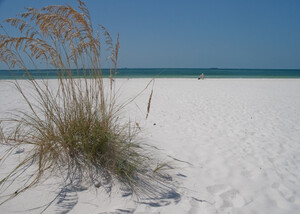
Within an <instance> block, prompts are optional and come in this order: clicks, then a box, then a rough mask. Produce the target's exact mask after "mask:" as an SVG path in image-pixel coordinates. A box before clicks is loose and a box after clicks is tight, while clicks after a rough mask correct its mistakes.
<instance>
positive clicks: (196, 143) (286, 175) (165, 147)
mask: <svg viewBox="0 0 300 214" xmlns="http://www.w3.org/2000/svg"><path fill="white" fill-rule="evenodd" d="M148 81H149V79H117V80H116V83H117V84H118V86H120V87H121V89H120V94H121V95H120V98H121V99H125V97H128V96H133V95H134V94H136V93H137V92H139V91H140V90H142V89H143V87H144V86H145V85H146V84H147V83H148ZM52 82H53V84H55V80H52ZM0 88H1V91H0V102H1V105H0V117H1V118H3V117H4V116H5V115H6V112H7V111H9V110H11V109H16V108H23V107H24V104H23V103H22V102H21V101H20V96H19V95H18V94H17V92H16V91H15V90H13V89H12V87H11V86H10V85H9V84H8V83H7V82H6V81H0ZM149 94H150V90H149V89H148V90H147V91H145V93H144V94H142V95H141V96H140V97H138V98H137V99H136V101H135V104H136V105H137V106H139V108H137V106H136V105H135V104H134V105H131V106H128V108H127V112H125V115H126V117H127V118H128V117H129V115H130V119H131V120H136V121H137V122H139V124H140V126H141V128H142V129H143V136H142V137H143V139H144V141H145V142H146V143H149V144H150V145H152V146H153V147H156V148H158V150H157V153H158V154H159V156H160V157H161V158H162V159H165V160H167V161H171V163H172V164H173V165H174V166H176V168H175V169H173V170H170V172H169V173H170V174H172V175H173V178H174V185H175V186H176V191H177V194H170V195H167V196H163V197H161V198H157V199H153V200H152V201H150V200H148V201H147V200H141V201H137V200H136V199H135V198H134V197H131V196H128V197H122V193H121V192H120V191H118V190H117V188H116V189H115V190H113V191H112V193H111V195H110V196H108V195H107V194H106V193H105V191H102V190H101V188H99V189H95V188H92V187H81V188H74V187H73V188H71V187H69V188H65V189H64V190H63V191H62V189H61V187H60V186H59V184H58V182H59V178H50V179H49V180H47V181H46V182H44V183H41V184H39V185H38V186H36V187H34V188H33V189H30V190H28V191H26V192H25V193H23V194H21V195H19V196H18V197H16V198H15V199H13V200H11V201H9V202H7V203H6V204H4V205H2V206H0V213H41V212H43V213H66V212H69V213H106V212H108V213H110V212H112V213H132V212H135V213H272V214H274V213H300V110H299V109H300V79H205V80H196V79H157V80H156V81H155V86H154V94H153V98H152V105H151V111H150V114H149V117H148V119H147V120H146V119H145V115H146V108H147V102H148V97H149ZM154 124H155V125H154ZM21 156H22V153H18V154H12V156H11V158H10V159H9V161H10V162H7V163H5V164H4V165H2V166H1V167H0V176H3V175H4V173H5V172H6V171H7V169H8V168H9V167H10V164H13V163H15V162H16V161H17V160H19V159H20V158H21ZM13 185H16V184H13ZM11 188H14V186H12V187H11ZM15 188H17V187H15ZM1 195H2V193H1Z"/></svg>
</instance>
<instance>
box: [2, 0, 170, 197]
mask: <svg viewBox="0 0 300 214" xmlns="http://www.w3.org/2000/svg"><path fill="white" fill-rule="evenodd" d="M78 3H79V6H78V10H75V9H74V8H72V7H71V6H69V5H62V6H61V5H55V6H47V7H44V8H42V9H41V10H39V9H35V8H26V12H24V13H22V14H20V16H19V17H18V18H10V19H7V20H6V23H7V24H10V25H11V26H13V27H15V28H16V29H18V30H19V32H20V34H21V35H22V36H18V37H12V36H9V35H8V34H2V35H0V59H1V61H2V62H4V63H6V64H7V66H8V67H9V68H10V69H13V68H16V67H17V68H19V69H22V70H24V71H26V75H27V80H26V81H27V83H28V84H27V85H29V86H30V90H29V91H30V93H28V91H27V88H24V85H25V84H23V83H22V84H20V82H19V81H18V80H15V81H13V83H14V85H15V87H16V89H17V90H18V92H19V93H20V94H21V96H22V97H23V101H24V102H25V103H26V104H27V108H28V110H26V111H25V110H23V111H18V112H13V114H12V116H11V117H9V118H8V119H3V120H2V124H1V131H0V138H1V144H2V145H3V146H8V147H7V148H8V150H7V151H6V152H5V154H4V155H3V156H2V157H1V160H0V161H1V162H2V163H3V162H5V160H7V158H8V157H9V155H10V154H12V153H13V152H14V151H16V150H18V149H19V148H20V147H25V149H26V155H25V154H24V155H23V156H22V157H24V158H23V159H22V160H21V161H20V163H18V164H17V166H16V167H15V168H13V169H12V170H11V171H10V172H9V173H8V174H7V175H6V176H4V178H1V181H0V187H1V186H3V185H5V184H6V182H7V181H9V180H11V179H13V177H14V176H16V175H17V174H18V172H19V171H20V170H26V169H28V168H30V167H31V166H32V164H34V166H36V168H35V170H34V171H33V172H32V170H31V173H32V176H31V179H30V181H29V182H28V181H27V182H26V183H25V184H24V185H22V186H21V187H20V188H19V189H18V190H17V191H15V192H13V193H11V194H9V195H6V198H5V200H2V203H3V202H5V201H7V200H9V199H11V198H13V197H15V196H16V195H18V194H20V193H22V192H24V191H25V190H27V189H28V188H30V187H32V186H33V185H35V184H37V183H38V182H39V181H40V180H41V179H42V178H43V177H45V176H46V175H47V176H49V175H50V176H51V175H52V174H61V175H62V176H63V177H64V178H66V179H69V180H70V181H72V180H77V181H78V180H79V181H80V182H88V183H90V184H95V181H97V182H100V184H98V183H97V186H101V185H104V183H105V182H112V180H118V181H119V182H120V183H121V184H123V185H125V187H126V188H127V189H129V190H131V191H133V192H137V191H138V192H145V193H146V194H155V193H157V192H159V191H160V190H159V189H155V186H153V185H154V184H159V185H160V187H162V189H164V188H166V187H167V186H166V183H165V181H164V180H170V179H165V178H168V177H166V176H163V175H162V174H161V173H159V172H160V171H161V169H162V168H164V167H166V164H159V163H157V162H156V161H155V160H154V159H153V158H151V155H150V154H149V153H148V152H147V151H146V150H145V148H144V147H142V146H141V144H140V143H139V142H138V138H137V131H138V130H139V127H138V129H137V127H136V126H135V125H134V123H130V122H128V123H124V122H121V121H120V116H121V112H122V110H123V109H124V107H125V105H126V104H128V102H127V103H123V104H122V103H118V102H117V95H116V94H117V93H116V92H115V90H116V89H115V85H114V77H115V75H116V69H117V60H118V52H119V36H118V39H117V42H116V43H115V44H114V43H113V40H112V37H111V35H110V34H109V33H108V32H107V30H106V29H105V28H104V27H103V26H100V29H101V32H103V35H104V39H105V43H106V45H107V46H108V50H109V51H110V56H109V59H110V60H111V63H112V65H113V66H112V69H111V70H110V76H109V78H108V79H107V80H105V79H104V78H103V75H102V70H101V66H100V64H101V62H100V52H101V46H100V34H99V33H97V32H94V30H93V26H92V22H91V19H90V14H89V11H88V9H87V7H86V5H85V4H84V3H83V2H82V1H80V0H79V1H78ZM2 29H3V30H4V28H2ZM26 57H27V58H26ZM24 58H26V59H24ZM41 61H42V62H45V63H46V64H47V65H49V66H51V68H53V69H56V71H57V81H58V84H57V85H58V86H57V88H56V87H52V85H51V84H49V80H47V79H35V76H33V75H32V74H31V73H30V71H29V70H28V69H27V67H28V65H27V64H28V62H31V63H32V66H34V68H35V69H38V64H39V62H41ZM72 69H73V70H72ZM74 69H75V70H76V72H74ZM79 77H80V78H79ZM151 97H152V92H151V96H150V99H149V104H148V109H147V117H148V114H149V111H150V103H151ZM128 100H129V102H130V101H131V100H130V99H128ZM5 124H8V126H6V125H5ZM104 181H105V182H104ZM101 182H103V183H101ZM95 185H96V184H95Z"/></svg>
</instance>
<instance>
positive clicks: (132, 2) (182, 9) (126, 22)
mask: <svg viewBox="0 0 300 214" xmlns="http://www.w3.org/2000/svg"><path fill="white" fill-rule="evenodd" d="M85 2H86V4H87V6H88V8H89V9H90V12H91V15H92V21H93V23H94V25H96V24H102V25H104V26H105V27H106V28H107V29H108V31H109V32H110V33H111V34H112V36H113V37H116V36H117V33H118V32H119V33H120V47H121V48H120V56H119V57H120V60H119V67H129V68H151V67H156V68H165V67H171V68H172V67H183V68H199V67H200V68H207V67H221V68H300V1H299V0H203V1H202V0H106V1H104V0H86V1H85ZM64 3H68V4H71V5H73V6H76V5H77V3H76V1H75V0H65V1H63V0H60V1H59V0H0V20H4V19H5V18H8V17H13V16H14V15H15V14H17V13H20V12H22V11H23V8H24V7H37V8H41V7H43V6H46V5H50V4H64ZM0 66H1V65H0ZM0 68H1V67H0Z"/></svg>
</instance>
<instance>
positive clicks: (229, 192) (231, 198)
mask: <svg viewBox="0 0 300 214" xmlns="http://www.w3.org/2000/svg"><path fill="white" fill-rule="evenodd" d="M206 189H207V191H208V192H209V193H211V194H212V195H214V198H215V200H216V206H218V207H219V208H226V207H236V208H238V207H242V206H244V205H245V199H244V198H243V196H242V195H241V194H240V193H239V191H238V190H236V189H233V188H232V187H231V186H229V185H226V184H218V185H213V186H208V187H206Z"/></svg>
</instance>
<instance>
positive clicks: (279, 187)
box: [272, 183, 296, 203]
mask: <svg viewBox="0 0 300 214" xmlns="http://www.w3.org/2000/svg"><path fill="white" fill-rule="evenodd" d="M272 188H273V189H275V190H277V191H278V193H279V194H280V195H281V197H283V198H284V199H285V200H287V201H289V202H291V203H294V202H295V200H296V199H295V197H294V194H293V193H292V192H291V191H290V190H289V189H287V188H286V187H284V186H283V185H280V184H279V183H273V184H272Z"/></svg>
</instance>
